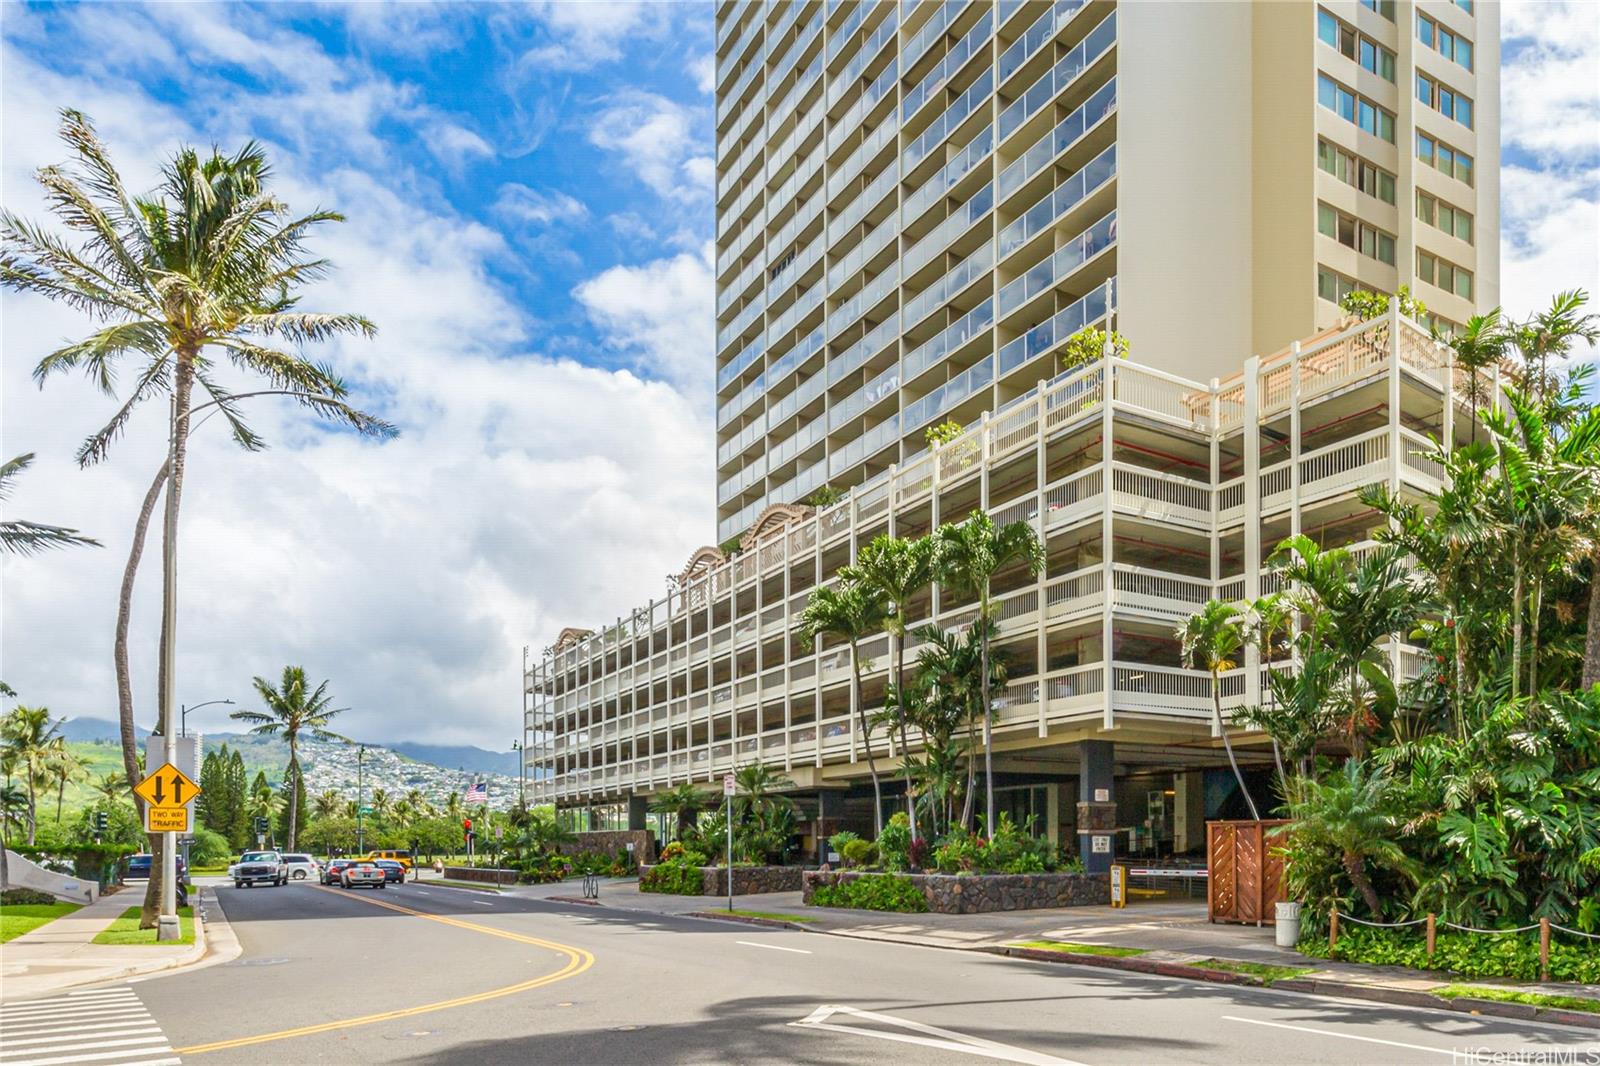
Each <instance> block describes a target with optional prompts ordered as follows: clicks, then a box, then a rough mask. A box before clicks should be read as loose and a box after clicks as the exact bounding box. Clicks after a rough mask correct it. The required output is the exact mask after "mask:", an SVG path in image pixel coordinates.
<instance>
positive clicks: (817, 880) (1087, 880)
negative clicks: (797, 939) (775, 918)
mask: <svg viewBox="0 0 1600 1066" xmlns="http://www.w3.org/2000/svg"><path fill="white" fill-rule="evenodd" d="M874 876H881V875H877V874H871V873H856V872H853V871H847V870H832V871H824V870H808V871H807V872H806V873H805V875H804V877H803V882H804V888H803V891H804V893H805V895H804V900H805V902H806V903H807V904H811V905H813V906H818V905H822V904H821V903H819V902H818V901H817V900H816V895H817V889H818V888H820V887H822V886H829V887H830V888H832V887H834V886H838V885H840V884H842V883H847V882H850V881H854V880H857V879H859V878H862V877H874ZM897 876H901V877H904V879H905V880H907V881H910V882H911V884H912V885H914V886H915V887H916V888H917V890H918V891H920V892H921V893H922V898H923V902H925V903H926V904H927V909H928V910H930V911H932V912H934V913H936V914H984V913H988V912H991V911H1024V910H1039V909H1044V908H1048V907H1085V906H1092V905H1094V904H1105V903H1110V902H1111V879H1110V878H1109V877H1107V876H1106V875H1105V874H1080V873H1055V874H1051V873H1038V874H903V875H897ZM831 894H832V893H824V898H826V897H827V896H829V895H831ZM847 905H850V906H861V905H862V904H861V903H860V902H852V903H850V904H847Z"/></svg>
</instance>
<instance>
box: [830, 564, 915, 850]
mask: <svg viewBox="0 0 1600 1066" xmlns="http://www.w3.org/2000/svg"><path fill="white" fill-rule="evenodd" d="M933 576H934V569H933V541H932V539H930V538H928V537H918V538H917V539H915V540H902V539H901V538H899V537H892V536H890V535H889V534H887V533H885V534H882V535H880V536H878V537H874V538H873V539H872V541H871V542H870V543H868V544H867V545H866V546H865V547H863V548H861V549H860V550H859V551H858V552H857V553H856V561H855V563H854V565H852V566H848V567H845V568H844V569H843V570H842V571H841V572H840V580H842V581H848V582H852V583H855V584H859V585H860V586H861V587H862V588H864V589H866V590H868V591H869V593H871V594H874V595H875V596H876V597H877V598H878V599H879V600H881V601H882V602H883V604H884V607H885V610H884V612H883V621H882V625H883V629H884V632H886V633H888V634H889V643H890V645H891V654H892V655H893V656H894V692H893V696H894V699H893V701H892V702H891V703H890V704H889V705H888V706H889V708H890V709H891V710H892V716H893V719H894V724H895V726H896V727H897V728H898V730H899V733H900V767H901V772H902V774H903V775H904V778H905V787H906V817H907V818H909V819H910V820H911V835H912V836H913V837H915V836H917V835H918V834H917V788H916V783H915V780H914V778H913V775H912V768H911V759H910V743H909V740H908V732H909V731H908V728H907V727H908V725H909V723H910V720H911V717H912V710H911V707H910V702H911V701H910V699H909V698H908V695H907V693H908V690H907V688H906V627H907V625H908V622H909V619H910V616H911V608H912V604H913V603H914V602H915V601H916V600H917V599H918V597H920V596H921V595H922V594H923V593H924V592H925V591H926V590H927V589H928V586H929V585H931V584H932V583H933Z"/></svg>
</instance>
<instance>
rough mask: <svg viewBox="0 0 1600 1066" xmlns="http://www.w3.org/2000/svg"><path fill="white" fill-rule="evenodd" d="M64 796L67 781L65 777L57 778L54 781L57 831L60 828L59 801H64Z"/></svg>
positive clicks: (65, 794)
mask: <svg viewBox="0 0 1600 1066" xmlns="http://www.w3.org/2000/svg"><path fill="white" fill-rule="evenodd" d="M66 796H67V779H66V778H65V777H62V778H58V779H57V780H56V828H58V829H59V828H60V827H61V801H62V800H64V799H66Z"/></svg>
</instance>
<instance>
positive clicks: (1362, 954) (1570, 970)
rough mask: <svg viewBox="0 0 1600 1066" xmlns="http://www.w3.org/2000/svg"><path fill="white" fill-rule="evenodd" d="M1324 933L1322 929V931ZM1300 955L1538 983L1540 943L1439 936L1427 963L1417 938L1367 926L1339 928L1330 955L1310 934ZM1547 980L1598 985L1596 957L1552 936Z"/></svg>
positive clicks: (1518, 936) (1512, 937)
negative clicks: (1336, 942)
mask: <svg viewBox="0 0 1600 1066" xmlns="http://www.w3.org/2000/svg"><path fill="white" fill-rule="evenodd" d="M1324 929H1326V926H1324ZM1298 947H1299V949H1300V951H1301V953H1302V954H1305V955H1310V956H1312V957H1314V958H1319V959H1328V958H1332V959H1340V960H1343V961H1345V962H1364V963H1369V964H1372V965H1375V966H1409V967H1411V968H1412V969H1417V970H1440V971H1443V972H1445V973H1453V974H1459V975H1461V976H1462V977H1479V978H1511V979H1513V980H1518V981H1537V980H1538V979H1539V938H1538V936H1537V934H1534V933H1503V934H1499V935H1493V936H1491V935H1486V934H1483V933H1458V932H1452V931H1450V930H1444V931H1441V932H1440V933H1439V934H1438V936H1437V937H1435V939H1434V954H1433V958H1432V959H1431V960H1430V959H1429V958H1428V947H1427V940H1426V939H1425V938H1424V937H1423V936H1422V935H1420V934H1417V933H1411V932H1408V931H1401V930H1397V929H1371V928H1367V927H1365V926H1359V925H1358V926H1354V927H1353V928H1352V927H1345V926H1341V927H1340V929H1339V943H1338V946H1337V947H1336V948H1334V950H1333V951H1332V952H1330V951H1329V950H1328V938H1327V935H1326V933H1323V934H1321V935H1318V934H1317V933H1315V932H1314V931H1308V932H1307V933H1306V935H1304V936H1302V937H1301V938H1300V943H1299V945H1298ZM1550 979H1551V980H1552V981H1576V982H1579V983H1581V984H1594V983H1596V982H1600V953H1596V952H1595V951H1594V949H1593V948H1590V947H1588V946H1587V944H1579V943H1573V942H1572V941H1570V940H1564V939H1562V938H1561V934H1559V933H1558V934H1555V935H1554V936H1553V937H1552V938H1551V941H1550Z"/></svg>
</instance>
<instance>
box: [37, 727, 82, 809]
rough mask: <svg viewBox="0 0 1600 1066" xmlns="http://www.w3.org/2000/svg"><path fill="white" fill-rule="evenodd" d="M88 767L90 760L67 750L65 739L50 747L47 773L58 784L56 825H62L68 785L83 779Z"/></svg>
mask: <svg viewBox="0 0 1600 1066" xmlns="http://www.w3.org/2000/svg"><path fill="white" fill-rule="evenodd" d="M88 766H89V760H88V759H85V758H84V757H83V756H81V755H74V754H73V753H72V752H71V751H69V750H67V742H66V741H65V740H64V739H63V738H61V737H57V738H56V739H55V742H54V743H53V744H51V745H50V754H49V756H48V762H47V764H46V766H45V772H46V773H47V774H49V775H50V776H51V777H52V778H53V779H54V780H55V783H56V825H60V824H61V804H62V801H63V800H65V799H66V795H67V785H68V784H69V783H71V782H73V781H77V780H79V779H80V778H82V777H83V775H84V772H85V771H86V770H87V768H88Z"/></svg>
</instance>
